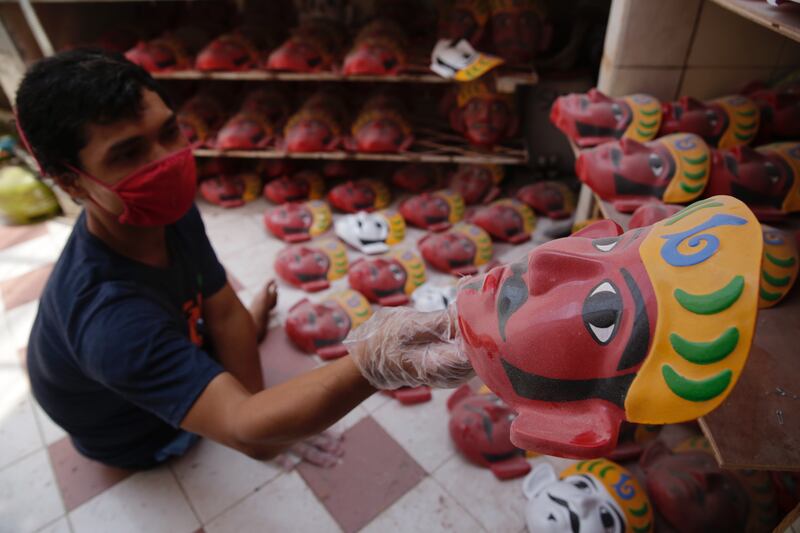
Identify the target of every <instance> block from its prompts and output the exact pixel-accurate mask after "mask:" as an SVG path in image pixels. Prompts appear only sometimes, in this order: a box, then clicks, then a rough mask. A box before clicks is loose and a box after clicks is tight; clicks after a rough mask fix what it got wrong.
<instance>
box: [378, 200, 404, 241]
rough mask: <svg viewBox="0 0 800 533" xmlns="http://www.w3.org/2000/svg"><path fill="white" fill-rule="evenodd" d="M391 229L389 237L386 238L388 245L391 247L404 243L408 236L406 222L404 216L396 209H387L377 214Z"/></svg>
mask: <svg viewBox="0 0 800 533" xmlns="http://www.w3.org/2000/svg"><path fill="white" fill-rule="evenodd" d="M377 214H378V215H380V216H381V217H383V219H384V220H386V224H387V225H388V227H389V235H388V236H387V237H386V241H385V242H386V244H388V245H389V246H392V245H395V244H398V243H401V242H403V239H404V238H405V236H406V221H405V219H404V218H403V216H402V215H401V214H400V213H399V212H398V211H397V210H395V209H387V210H385V211H380V212H379V213H377Z"/></svg>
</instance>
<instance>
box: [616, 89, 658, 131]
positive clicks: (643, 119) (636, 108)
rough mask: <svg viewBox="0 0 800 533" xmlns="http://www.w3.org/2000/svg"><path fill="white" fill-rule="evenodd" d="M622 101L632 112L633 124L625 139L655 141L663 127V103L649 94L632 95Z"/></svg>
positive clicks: (628, 128) (629, 126)
mask: <svg viewBox="0 0 800 533" xmlns="http://www.w3.org/2000/svg"><path fill="white" fill-rule="evenodd" d="M622 100H624V101H625V103H626V104H628V107H629V108H630V110H631V123H630V124H629V125H628V127H627V128H626V129H625V133H623V134H622V135H623V137H626V138H628V139H633V140H634V141H639V142H647V141H651V140H653V139H655V137H656V134H658V129H659V128H660V127H661V114H662V113H661V102H659V101H658V100H657V99H656V98H654V97H652V96H650V95H649V94H632V95H630V96H626V97H624V98H623V99H622Z"/></svg>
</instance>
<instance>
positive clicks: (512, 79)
mask: <svg viewBox="0 0 800 533" xmlns="http://www.w3.org/2000/svg"><path fill="white" fill-rule="evenodd" d="M153 77H154V78H156V79H160V80H228V81H289V82H347V83H426V84H440V85H447V84H453V83H456V82H455V81H453V80H449V79H445V78H442V77H440V76H437V75H436V74H433V73H431V71H430V70H429V69H428V68H427V67H421V66H420V67H413V68H412V69H411V71H410V72H408V73H404V74H397V75H394V76H344V75H342V74H338V73H335V72H317V73H298V72H270V71H266V70H248V71H244V72H202V71H199V70H179V71H175V72H155V73H153ZM538 81H539V76H538V75H537V74H536V72H521V71H508V72H502V73H501V74H500V75H499V76H498V77H497V90H498V91H499V92H501V93H513V92H515V91H516V90H517V87H520V86H529V85H535V84H536V83H537V82H538Z"/></svg>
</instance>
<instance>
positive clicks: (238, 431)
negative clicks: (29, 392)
mask: <svg viewBox="0 0 800 533" xmlns="http://www.w3.org/2000/svg"><path fill="white" fill-rule="evenodd" d="M16 106H17V118H18V127H19V131H20V134H21V136H22V137H23V138H24V139H26V140H27V143H28V144H29V149H30V150H31V151H32V153H33V155H34V156H35V157H36V159H37V161H38V162H39V164H40V166H41V170H42V172H43V173H46V174H48V175H50V176H52V177H53V178H54V179H55V180H56V181H57V182H58V184H59V185H60V186H61V187H62V188H63V189H64V190H65V191H67V192H68V193H69V194H70V195H71V196H72V198H74V199H75V200H77V201H79V202H81V203H82V204H83V205H84V207H85V209H84V212H83V214H82V215H81V216H80V217H79V218H78V220H77V222H76V224H75V228H74V230H73V233H72V236H71V237H70V239H69V241H68V242H67V244H66V246H65V248H64V250H63V252H62V254H61V257H60V258H59V260H58V262H57V263H56V266H55V268H54V269H53V272H52V274H51V276H50V280H49V281H48V283H47V286H46V287H45V290H44V292H43V294H42V298H41V302H40V306H39V314H38V316H37V318H36V321H35V323H34V326H33V330H32V332H31V339H30V343H29V347H28V370H29V374H30V379H31V386H32V389H33V393H34V395H35V396H36V398H37V400H38V401H39V403H40V404H41V405H42V407H43V408H44V410H45V411H46V412H47V413H48V414H49V415H50V416H51V417H52V418H53V420H54V421H55V422H56V423H58V424H59V425H61V426H62V427H63V428H64V429H65V430H66V431H67V432H68V433H69V434H70V436H71V438H72V441H73V443H74V444H75V446H76V448H77V449H78V450H79V451H80V452H81V453H82V454H84V455H86V456H87V457H90V458H92V459H95V460H98V461H102V462H104V463H107V464H110V465H115V466H120V467H126V468H148V467H152V466H155V465H157V464H159V463H161V462H163V461H165V460H166V459H168V458H169V457H171V456H174V455H180V454H182V453H184V452H185V451H186V450H187V449H188V448H189V446H191V444H192V443H193V442H194V441H195V440H196V438H197V437H196V435H201V436H204V437H208V438H210V439H213V440H215V441H217V442H220V443H222V444H225V445H227V446H230V447H232V448H235V449H237V450H239V451H241V452H243V453H246V454H247V455H249V456H251V457H255V458H270V457H273V456H275V455H276V454H278V453H280V452H281V451H283V450H285V449H286V448H287V447H289V446H292V445H294V444H295V443H298V442H300V441H302V440H303V439H306V438H308V437H311V436H313V435H316V434H318V433H320V432H321V431H323V430H324V429H325V428H327V427H328V426H330V425H331V424H333V423H334V422H335V421H336V420H338V419H339V418H341V417H342V416H344V415H345V414H346V413H347V412H348V411H350V410H351V409H352V408H353V407H354V406H356V405H357V404H358V403H359V402H361V401H362V400H364V399H365V398H367V397H368V396H369V395H371V394H372V393H373V392H374V391H375V388H376V387H383V388H393V387H398V386H402V385H418V384H423V383H431V384H435V385H444V386H453V385H456V384H457V383H458V382H461V381H463V380H465V379H467V378H468V377H469V375H470V372H471V368H470V367H469V364H468V363H467V362H466V361H465V359H464V358H463V357H462V356H460V354H459V353H458V351H457V350H456V349H455V345H456V344H455V343H454V342H453V341H452V340H451V338H450V337H452V333H451V332H452V331H453V328H452V327H451V326H452V320H451V315H450V313H447V312H443V313H439V314H420V313H415V312H413V311H411V310H409V309H404V310H400V311H392V312H384V313H379V316H378V318H379V321H380V324H379V327H377V328H376V327H374V325H375V324H377V322H373V324H372V325H371V324H370V323H367V324H364V325H363V326H362V328H364V332H362V335H361V340H360V341H359V342H357V343H356V344H354V345H352V347H351V353H352V355H353V357H346V358H343V359H340V360H338V361H336V362H333V363H330V364H328V365H326V366H324V367H321V368H319V369H316V370H314V371H312V372H310V373H308V374H305V375H302V376H299V377H297V378H295V379H293V380H290V381H288V382H286V383H283V384H281V385H279V386H277V387H273V388H271V389H268V390H262V388H263V386H262V375H261V368H260V366H259V361H258V353H257V342H258V339H259V337H261V336H263V334H264V332H265V331H266V325H267V319H268V314H269V310H270V309H271V307H272V306H274V303H275V298H276V293H275V288H274V285H270V286H268V287H267V288H266V289H265V291H264V292H263V293H262V294H261V295H260V296H259V297H258V298H257V300H256V303H255V305H254V309H253V312H252V314H251V313H249V312H248V311H247V310H246V309H245V308H244V307H243V306H242V304H241V303H240V302H239V300H238V298H237V297H236V294H235V293H234V292H233V290H232V289H231V287H230V285H229V284H228V282H227V281H226V276H225V271H224V270H223V268H222V266H221V265H220V264H219V262H218V261H217V258H216V256H215V254H214V251H213V250H212V248H211V246H210V244H209V242H208V239H207V237H206V234H205V230H204V227H203V222H202V220H201V219H200V215H199V213H198V211H197V209H196V207H194V205H193V198H194V194H195V181H196V170H195V166H194V159H193V157H192V154H191V149H190V147H189V146H188V144H187V141H186V140H185V139H184V138H183V137H182V135H181V133H180V130H179V128H178V125H177V123H176V119H175V114H174V112H173V111H172V109H171V108H170V104H169V100H168V98H167V97H166V95H165V94H164V92H163V91H162V89H161V88H160V87H159V86H158V84H157V83H156V82H155V81H154V80H153V79H152V78H151V77H150V76H149V75H148V74H147V73H146V72H145V71H144V70H142V69H141V68H139V67H137V66H135V65H133V64H132V63H130V62H128V61H126V60H125V59H123V58H122V57H120V56H116V55H109V54H106V53H104V52H100V51H92V50H76V51H70V52H65V53H62V54H58V55H56V56H53V57H51V58H47V59H44V60H42V61H40V62H39V63H37V64H36V65H34V66H33V67H32V68H31V69H30V70H29V71H28V73H27V74H26V76H25V78H24V80H23V81H22V83H21V85H20V88H19V90H18V92H17V99H16ZM409 318H413V320H409ZM393 324H394V325H396V324H408V326H407V327H405V329H404V330H403V333H404V334H403V335H402V336H399V335H395V336H394V337H393V338H389V337H386V336H385V335H384V334H383V331H384V330H386V331H390V330H393V329H392V328H391V327H388V326H391V325H393ZM394 330H398V328H397V327H395V328H394ZM415 332H416V333H415ZM322 448H323V449H322V450H316V451H321V452H323V453H324V452H325V451H330V449H326V447H325V446H323V447H322Z"/></svg>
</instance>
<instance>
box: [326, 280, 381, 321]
mask: <svg viewBox="0 0 800 533" xmlns="http://www.w3.org/2000/svg"><path fill="white" fill-rule="evenodd" d="M325 302H333V303H336V304H338V305H339V306H340V307H341V308H342V309H344V310H345V312H346V313H347V316H349V317H350V330H351V331H352V330H354V329H356V328H357V327H358V326H360V325H361V324H363V323H364V322H366V321H367V320H369V317H371V316H372V307H371V306H370V305H369V302H368V301H367V299H366V298H364V296H363V295H362V294H361V293H360V292H357V291H354V290H351V289H345V290H342V291H338V292H334V293H332V294H330V295H328V296H327V297H326V298H325V299H324V300H323V301H322V303H323V304H324V303H325Z"/></svg>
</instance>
